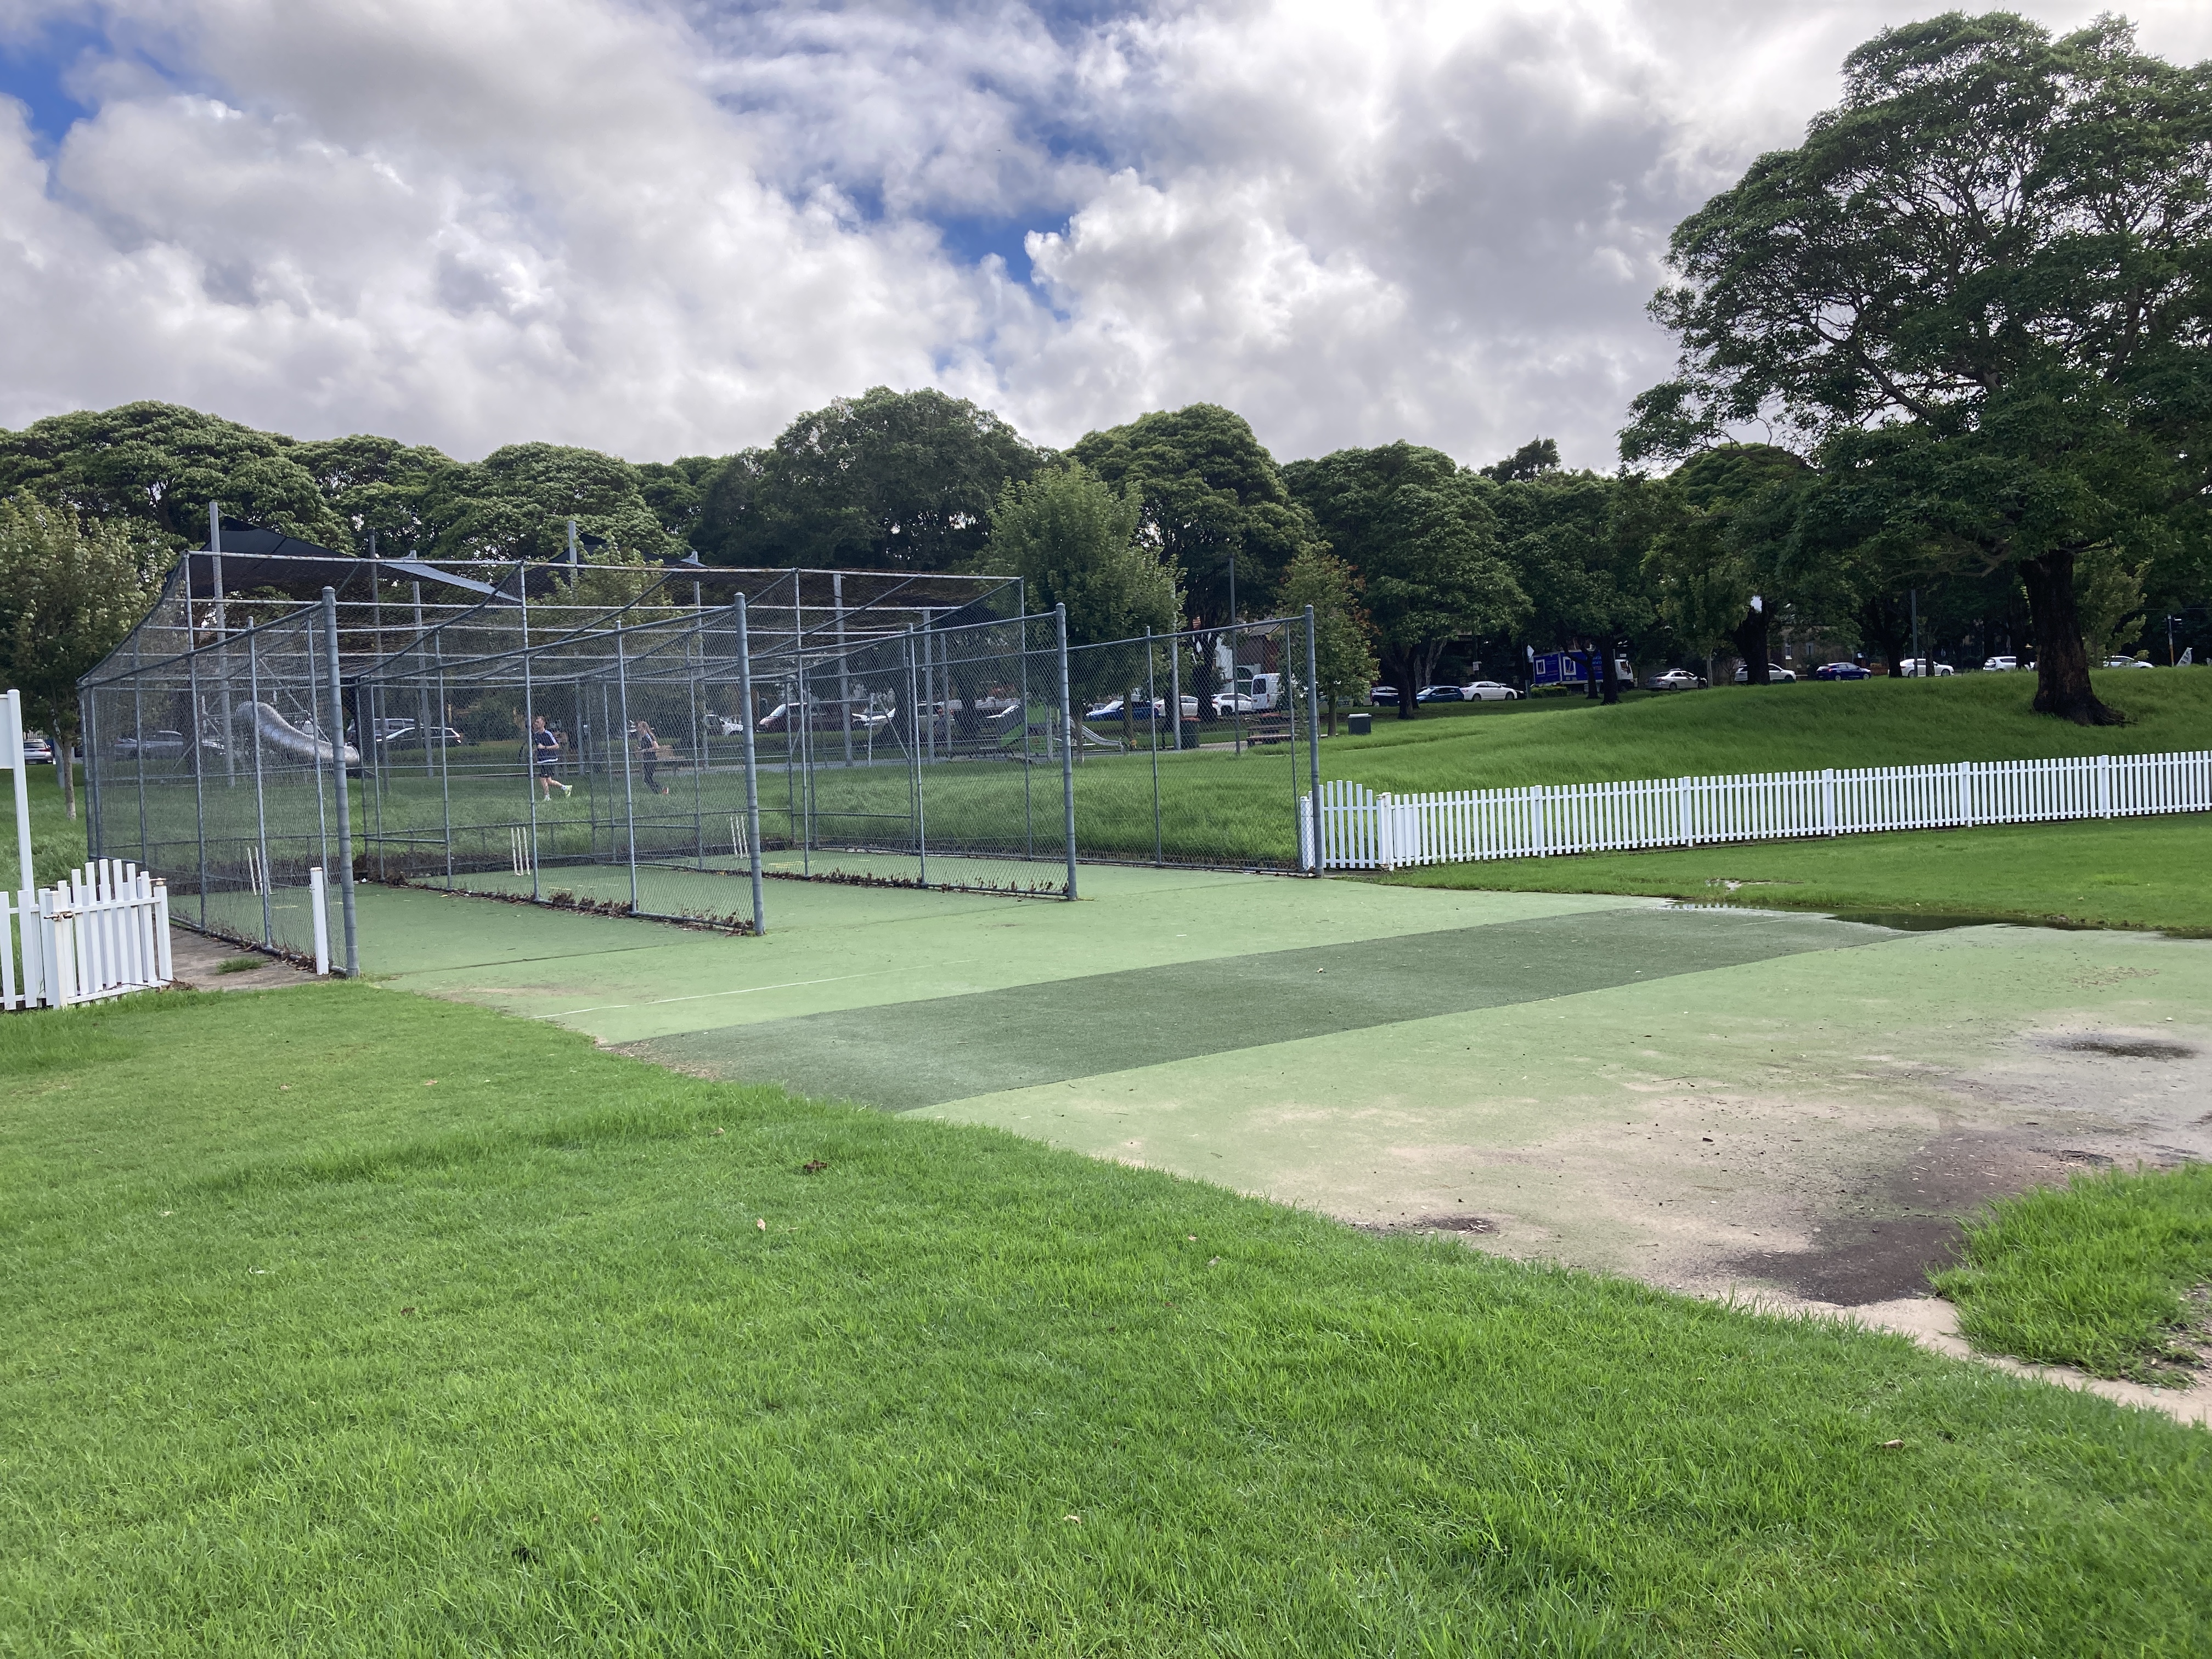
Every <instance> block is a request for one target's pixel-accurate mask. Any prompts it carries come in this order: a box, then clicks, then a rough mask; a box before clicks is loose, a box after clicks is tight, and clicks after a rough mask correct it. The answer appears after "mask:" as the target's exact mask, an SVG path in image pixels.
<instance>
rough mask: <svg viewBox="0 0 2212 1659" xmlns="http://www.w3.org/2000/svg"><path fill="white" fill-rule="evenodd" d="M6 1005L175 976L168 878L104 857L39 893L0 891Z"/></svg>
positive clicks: (41, 1003) (93, 993)
mask: <svg viewBox="0 0 2212 1659" xmlns="http://www.w3.org/2000/svg"><path fill="white" fill-rule="evenodd" d="M0 929H4V932H0V1007H4V1008H8V1009H16V1008H38V1007H49V1008H64V1007H67V1006H70V1004H72V1003H78V1002H94V1001H98V1000H101V999H103V998H106V997H116V996H122V995H124V994H126V993H128V992H131V991H146V990H152V989H154V988H155V987H159V986H163V985H167V984H168V983H169V981H170V979H171V977H172V966H173V964H172V961H171V957H170V954H169V888H168V884H167V882H162V881H157V880H155V878H153V877H152V876H150V875H149V874H147V873H146V872H144V871H143V870H141V869H139V868H138V867H137V866H136V865H131V864H125V863H123V862H120V861H119V860H113V859H102V860H98V861H96V862H95V863H93V864H91V865H88V866H84V867H82V868H81V869H77V870H73V871H71V872H70V873H69V875H68V876H67V877H65V878H64V879H63V880H61V881H59V882H58V883H56V884H54V885H53V886H52V887H42V888H40V889H39V890H38V891H37V892H35V893H33V892H32V891H31V890H28V889H25V890H21V891H19V892H16V893H15V894H13V895H9V894H0ZM19 958H20V960H21V964H22V972H21V981H20V982H19V981H18V979H17V975H16V963H17V961H18V959H19Z"/></svg>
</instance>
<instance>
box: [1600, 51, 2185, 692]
mask: <svg viewBox="0 0 2212 1659" xmlns="http://www.w3.org/2000/svg"><path fill="white" fill-rule="evenodd" d="M2209 173H2212V69H2208V68H2207V67H2205V66H2198V67H2196V68H2180V67H2177V66H2175V65H2172V64H2167V63H2165V62H2163V61H2161V60H2160V59H2158V58H2153V57H2149V56H2147V55H2145V54H2143V53H2142V52H2138V51H2137V50H2136V45H2135V39H2134V35H2133V33H2132V30H2131V29H2130V27H2129V26H2128V25H2127V24H2126V23H2124V22H2122V21H2118V20H2116V19H2113V18H2110V17H2106V18H2102V19H2100V20H2099V21H2097V22H2096V23H2094V24H2093V25H2091V26H2090V27H2087V28H2086V29H2083V30H2081V31H2079V32H2077V33H2072V34H2069V35H2066V36H2064V37H2063V38H2060V39H2057V40H2054V39H2052V37H2051V35H2050V34H2049V33H2047V32H2046V31H2045V30H2043V29H2042V28H2040V27H2037V26H2036V25H2034V24H2033V23H2029V22H2027V21H2023V20H2022V19H2021V18H2019V17H2016V16H2013V15H2009V14H2006V13H1990V14H1988V15H1984V16H1980V17H1968V16H1966V15H1962V14H1960V13H1950V14H1947V15H1944V16H1942V17H1939V18H1936V19H1934V20H1932V21H1928V22H1924V23H1916V24H1911V25H1909V26H1906V27H1901V28H1896V29H1892V30H1888V31H1887V32H1885V33H1882V34H1881V35H1879V36H1877V37H1876V38H1875V40H1871V41H1869V42H1868V43H1867V44H1866V45H1865V46H1861V47H1860V48H1859V49H1858V50H1857V51H1856V52H1852V53H1851V54H1850V58H1847V59H1846V60H1845V64H1844V101H1843V103H1842V105H1841V106H1840V107H1838V108H1837V109H1835V110H1833V111H1831V112H1828V113H1826V114H1824V115H1822V116H1820V118H1817V119H1816V120H1814V122H1813V124H1812V125H1811V127H1810V128H1809V129H1808V132H1807V134H1806V138H1805V142H1804V143H1802V145H1800V146H1799V147H1798V148H1796V149H1791V150H1785V151H1781V152H1778V153H1776V154H1772V155H1765V156H1762V157H1761V158H1760V159H1759V161H1757V162H1756V163H1755V164H1754V165H1753V167H1752V168H1751V170H1750V172H1749V173H1747V174H1746V175H1745V177H1744V179H1743V180H1742V181H1741V183H1740V184H1738V185H1736V186H1735V188H1734V189H1732V190H1730V191H1728V192H1726V193H1725V194H1723V195H1722V196H1719V197H1716V198H1715V199H1714V200H1713V201H1711V202H1710V203H1708V204H1706V205H1705V207H1704V208H1703V209H1702V210H1699V212H1698V213H1697V214H1695V215H1693V216H1692V217H1691V218H1689V219H1688V220H1686V221H1685V222H1684V223H1683V224H1682V225H1681V226H1680V227H1679V228H1677V230H1676V231H1675V233H1674V241H1673V244H1672V252H1671V259H1672V263H1673V264H1674V269H1675V270H1676V271H1677V272H1678V273H1679V275H1680V278H1681V281H1680V283H1679V284H1678V285H1676V286H1674V287H1670V288H1668V289H1662V291H1661V292H1660V294H1659V295H1658V296H1657V297H1656V300H1655V301H1653V309H1654V313H1655V314H1656V316H1657V317H1658V318H1659V319H1660V320H1661V321H1662V322H1663V323H1665V324H1666V325H1667V326H1668V328H1669V329H1670V330H1672V331H1674V334H1675V335H1676V337H1678V338H1679V339H1680V342H1681V344H1682V358H1681V362H1680V370H1679V372H1678V375H1677V378H1676V379H1675V380H1673V381H1671V382H1669V383H1668V384H1667V385H1664V386H1657V387H1655V388H1653V389H1652V390H1651V391H1650V392H1646V393H1644V395H1643V396H1642V397H1641V398H1638V400H1637V405H1636V420H1635V423H1634V424H1633V425H1632V427H1631V428H1629V429H1628V430H1627V431H1626V433H1624V434H1623V441H1622V453H1623V456H1624V459H1628V460H1631V461H1634V460H1638V459H1643V458H1644V457H1647V456H1668V455H1683V454H1688V453H1694V452H1696V451H1697V450H1698V449H1699V448H1701V447H1705V446H1707V445H1709V444H1711V443H1712V442H1713V441H1716V440H1717V438H1718V437H1719V436H1721V435H1723V433H1725V432H1726V431H1728V430H1730V429H1734V428H1741V427H1742V426H1745V425H1747V424H1750V423H1753V422H1760V421H1767V422H1772V423H1773V424H1774V426H1775V427H1776V428H1778V430H1779V431H1780V432H1782V433H1784V434H1787V435H1790V439H1791V441H1793V442H1794V443H1796V444H1797V445H1799V446H1801V447H1805V448H1808V449H1814V450H1817V449H1819V448H1820V447H1821V446H1823V445H1825V444H1830V443H1835V442H1839V441H1841V442H1853V443H1855V442H1857V441H1860V439H1861V438H1862V437H1863V435H1866V434H1869V433H1879V434H1881V435H1883V436H1884V438H1885V441H1884V442H1883V443H1882V444H1881V446H1879V447H1878V449H1877V450H1876V451H1875V453H1874V454H1873V455H1872V456H1871V457H1870V458H1867V459H1865V461H1864V464H1868V465H1884V466H1887V467H1889V468H1891V469H1893V471H1894V472H1895V475H1896V477H1897V478H1898V479H1899V483H1898V486H1897V489H1896V490H1895V494H1896V495H1897V497H1898V499H1899V502H1900V504H1901V506H1902V507H1903V508H1904V509H1905V510H1906V511H1909V512H1910V513H1912V514H1913V515H1914V516H1915V517H1916V518H1917V520H1918V522H1919V524H1920V526H1922V528H1923V531H1924V532H1925V533H1926V534H1927V535H1928V536H1929V537H1930V538H1939V539H1941V540H1943V541H1945V542H1948V543H1951V544H1956V545H1958V546H1960V547H1961V548H1964V549H1966V550H1971V552H1972V555H1973V556H1976V557H1978V559H1979V560H1980V561H1981V562H1983V563H1984V566H1985V567H1986V568H2004V569H2009V570H2010V571H2012V572H2014V573H2016V574H2017V575H2018V577H2019V579H2020V580H2021V584H2022V585H2023V586H2024V587H2025V589H2026V591H2027V599H2028V602H2029V605H2030V609H2031V612H2032V614H2033V623H2034V629H2035V638H2036V656H2037V666H2038V670H2039V674H2038V681H2037V688H2036V696H2035V707H2036V708H2038V709H2039V710H2042V711H2044V712H2045V713H2049V714H2058V715H2063V716H2065V717H2067V718H2069V719H2073V720H2079V721H2081V722H2084V723H2102V722H2106V721H2109V720H2114V719H2116V718H2117V716H2115V715H2114V714H2112V711H2110V710H2109V709H2107V708H2106V707H2105V706H2104V705H2103V704H2102V703H2101V702H2099V700H2098V698H2097V696H2096V694H2095V692H2094V691H2093V690H2092V689H2091V686H2090V682H2089V677H2088V665H2087V655H2086V653H2085V651H2084V648H2083V641H2082V630H2081V613H2080V608H2079V602H2078V599H2077V595H2076V592H2075V568H2076V566H2077V564H2078V563H2079V562H2080V561H2081V558H2082V556H2084V555H2085V554H2086V553H2087V552H2088V551H2089V550H2091V549H2093V548H2097V547H2100V546H2108V545H2110V546H2118V547H2122V548H2125V549H2135V550H2140V556H2142V557H2148V556H2151V554H2152V553H2153V552H2154V550H2157V549H2158V548H2160V547H2162V546H2165V545H2167V544H2170V543H2171V542H2172V539H2173V538H2174V536H2175V532H2174V530H2173V527H2172V526H2173V522H2174V520H2175V519H2176V517H2177V515H2179V514H2184V513H2193V512H2195V511H2196V510H2197V505H2198V504H2199V503H2200V502H2201V501H2202V498H2203V492H2204V490H2205V489H2206V486H2207V483H2208V481H2212V471H2208V468H2212V460H2208V453H2212V448H2209V447H2208V446H2207V445H2206V443H2205V442H2204V437H2205V435H2206V431H2207V422H2208V418H2212V246H2208V235H2207V233H2208V230H2212V185H2208V174H2209Z"/></svg>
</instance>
